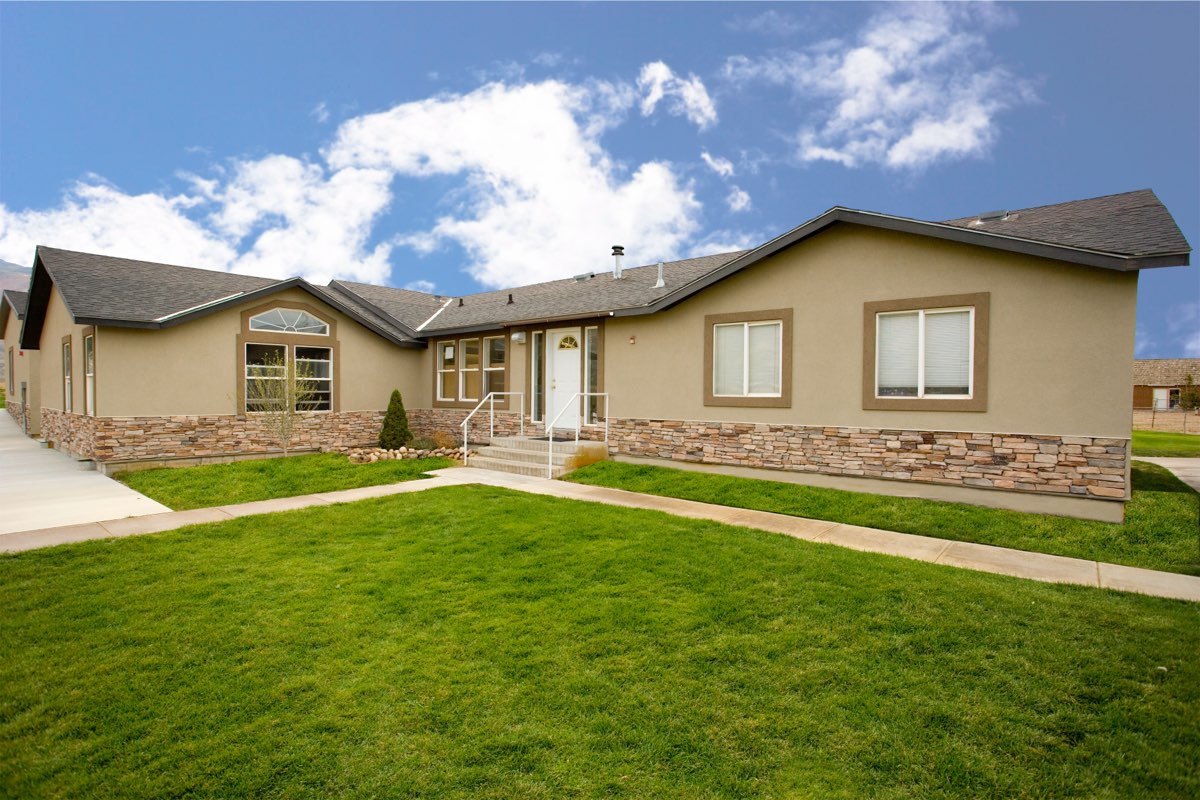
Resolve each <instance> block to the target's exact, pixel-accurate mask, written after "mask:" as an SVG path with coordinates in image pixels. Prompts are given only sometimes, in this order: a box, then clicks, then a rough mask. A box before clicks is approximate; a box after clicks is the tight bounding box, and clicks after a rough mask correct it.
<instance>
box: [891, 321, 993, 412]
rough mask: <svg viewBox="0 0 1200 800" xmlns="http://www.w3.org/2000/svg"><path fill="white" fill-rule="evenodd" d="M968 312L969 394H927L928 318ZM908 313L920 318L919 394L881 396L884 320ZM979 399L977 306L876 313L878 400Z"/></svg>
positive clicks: (918, 353) (918, 347)
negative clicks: (882, 323)
mask: <svg viewBox="0 0 1200 800" xmlns="http://www.w3.org/2000/svg"><path fill="white" fill-rule="evenodd" d="M963 311H966V312H968V314H969V315H970V317H969V325H968V328H967V393H966V394H929V395H927V394H925V318H926V316H928V315H930V314H957V313H961V312H963ZM904 314H916V315H917V393H916V394H915V395H907V394H901V395H898V394H886V395H881V394H880V393H879V370H880V368H881V367H882V365H883V362H882V360H881V359H880V357H879V340H880V336H881V334H882V327H883V326H881V325H880V324H879V318H880V317H897V316H902V315H904ZM974 396H975V307H974V306H955V307H952V308H910V309H905V310H904V311H880V312H878V313H876V314H875V398H876V399H877V400H970V399H972V398H973V397H974Z"/></svg>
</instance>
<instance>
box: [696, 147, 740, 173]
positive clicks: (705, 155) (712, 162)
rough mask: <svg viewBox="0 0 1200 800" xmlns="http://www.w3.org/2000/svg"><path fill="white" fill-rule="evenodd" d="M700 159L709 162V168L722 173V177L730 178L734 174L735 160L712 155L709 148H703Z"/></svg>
mask: <svg viewBox="0 0 1200 800" xmlns="http://www.w3.org/2000/svg"><path fill="white" fill-rule="evenodd" d="M700 160H701V161H703V162H704V163H705V164H707V165H708V168H709V169H711V170H712V171H713V172H715V173H717V174H718V175H720V176H721V177H722V178H729V177H732V176H733V162H732V161H730V160H729V159H728V158H721V157H720V156H712V155H710V154H709V152H708V151H707V150H701V151H700Z"/></svg>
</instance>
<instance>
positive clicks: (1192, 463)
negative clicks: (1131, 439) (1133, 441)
mask: <svg viewBox="0 0 1200 800" xmlns="http://www.w3.org/2000/svg"><path fill="white" fill-rule="evenodd" d="M1133 458H1134V460H1135V461H1149V462H1150V463H1151V464H1158V465H1159V466H1160V467H1166V468H1167V469H1169V470H1171V472H1172V473H1174V474H1175V477H1176V478H1179V480H1181V481H1183V482H1184V483H1186V484H1187V485H1188V486H1190V487H1192V488H1193V489H1195V490H1196V491H1197V492H1200V458H1147V457H1146V456H1134V457H1133Z"/></svg>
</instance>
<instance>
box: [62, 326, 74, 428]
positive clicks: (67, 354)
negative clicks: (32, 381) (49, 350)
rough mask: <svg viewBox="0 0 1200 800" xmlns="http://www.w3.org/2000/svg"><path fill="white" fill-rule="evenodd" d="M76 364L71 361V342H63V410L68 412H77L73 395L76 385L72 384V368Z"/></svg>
mask: <svg viewBox="0 0 1200 800" xmlns="http://www.w3.org/2000/svg"><path fill="white" fill-rule="evenodd" d="M73 367H74V365H73V364H72V363H71V343H70V342H63V344H62V372H63V411H64V412H65V413H67V414H73V413H75V398H74V396H73V389H74V387H72V386H71V369H72V368H73Z"/></svg>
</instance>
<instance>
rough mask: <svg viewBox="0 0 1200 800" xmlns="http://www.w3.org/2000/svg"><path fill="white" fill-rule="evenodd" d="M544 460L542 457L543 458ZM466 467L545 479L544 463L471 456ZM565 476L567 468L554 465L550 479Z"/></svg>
mask: <svg viewBox="0 0 1200 800" xmlns="http://www.w3.org/2000/svg"><path fill="white" fill-rule="evenodd" d="M543 458H544V457H543ZM466 466H468V467H474V468H476V469H488V470H491V471H493V472H507V473H509V474H510V475H528V476H529V477H531V478H545V477H546V462H545V460H542V461H540V462H537V463H534V462H526V461H509V460H508V459H504V458H488V457H487V456H471V457H470V458H469V459H467V464H466ZM565 474H567V468H566V467H564V466H561V465H555V466H554V467H552V468H551V470H550V477H551V478H561V477H562V476H563V475H565Z"/></svg>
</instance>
